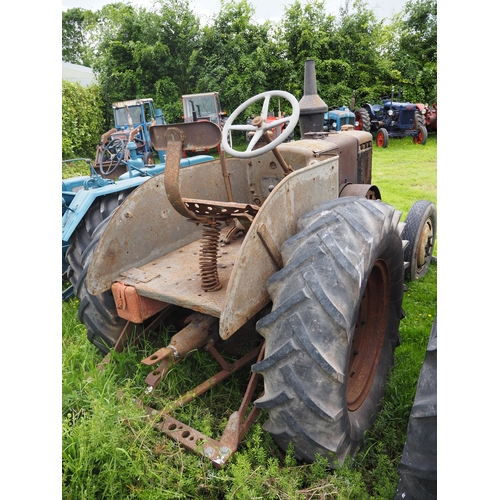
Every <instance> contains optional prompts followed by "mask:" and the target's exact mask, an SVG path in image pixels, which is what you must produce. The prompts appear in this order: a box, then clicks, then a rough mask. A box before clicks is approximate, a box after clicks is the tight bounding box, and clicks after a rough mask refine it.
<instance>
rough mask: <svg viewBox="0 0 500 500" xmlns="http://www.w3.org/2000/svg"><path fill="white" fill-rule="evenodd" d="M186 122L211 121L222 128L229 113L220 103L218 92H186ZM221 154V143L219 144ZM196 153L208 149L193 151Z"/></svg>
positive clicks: (184, 99) (183, 104)
mask: <svg viewBox="0 0 500 500" xmlns="http://www.w3.org/2000/svg"><path fill="white" fill-rule="evenodd" d="M182 109H183V116H184V123H192V122H198V121H210V122H212V123H215V124H216V125H217V126H218V127H219V128H220V129H221V130H222V128H223V127H224V123H225V122H226V120H227V113H226V111H224V110H223V109H222V107H221V105H220V97H219V93H218V92H204V93H201V94H186V95H183V96H182ZM217 150H218V153H219V154H220V152H221V149H220V145H218V146H217ZM192 152H194V153H200V152H205V153H207V152H208V149H204V150H197V151H192Z"/></svg>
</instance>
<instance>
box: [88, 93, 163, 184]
mask: <svg viewBox="0 0 500 500" xmlns="http://www.w3.org/2000/svg"><path fill="white" fill-rule="evenodd" d="M113 120H114V127H113V128H112V129H111V130H108V131H107V132H106V133H104V134H103V135H102V136H101V142H100V144H99V145H98V147H97V151H96V158H95V165H96V166H98V167H99V170H100V173H101V175H102V176H103V177H106V178H108V177H113V176H114V177H115V178H116V177H117V176H118V175H120V174H123V173H125V171H126V170H127V166H126V163H125V162H126V157H125V154H126V150H127V147H126V146H127V144H128V143H129V142H133V143H135V145H136V154H137V156H138V157H139V158H141V159H142V161H143V163H144V165H154V164H155V163H156V159H155V156H156V154H157V156H158V157H159V161H160V163H162V162H163V161H164V160H163V156H164V155H165V151H158V152H156V151H155V150H154V148H153V146H152V145H151V138H150V135H149V128H150V126H151V125H163V124H164V123H165V119H164V117H163V113H162V111H161V109H157V108H155V105H154V102H153V99H151V98H145V99H132V100H129V101H121V102H115V103H113ZM155 153H156V154H155Z"/></svg>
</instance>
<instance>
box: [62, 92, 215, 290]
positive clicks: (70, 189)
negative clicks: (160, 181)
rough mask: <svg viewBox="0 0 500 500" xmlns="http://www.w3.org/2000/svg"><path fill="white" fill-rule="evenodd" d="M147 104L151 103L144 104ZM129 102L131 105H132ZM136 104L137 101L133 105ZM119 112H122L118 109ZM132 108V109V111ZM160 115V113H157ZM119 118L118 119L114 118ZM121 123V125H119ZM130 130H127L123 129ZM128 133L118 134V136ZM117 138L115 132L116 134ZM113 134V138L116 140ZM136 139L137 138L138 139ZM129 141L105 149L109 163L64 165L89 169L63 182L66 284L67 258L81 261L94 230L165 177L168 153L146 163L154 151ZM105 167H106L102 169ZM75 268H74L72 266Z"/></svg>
mask: <svg viewBox="0 0 500 500" xmlns="http://www.w3.org/2000/svg"><path fill="white" fill-rule="evenodd" d="M142 101H148V100H145V99H144V100H142ZM129 102H130V101H129ZM133 102H136V101H133ZM118 109H123V108H119V107H117V108H116V109H115V112H116V111H117V110H118ZM130 109H131V107H129V110H130ZM157 111H159V112H160V113H161V111H160V110H157ZM116 116H119V115H117V114H115V119H116ZM117 123H121V122H119V121H118V122H117ZM121 130H127V129H121ZM121 133H124V134H125V133H126V132H122V131H120V129H119V131H117V132H116V134H121ZM141 133H142V134H144V135H142V136H141V137H144V138H146V137H147V138H148V139H147V140H145V141H144V142H145V145H146V144H149V131H148V132H147V135H145V134H146V132H145V129H144V130H142V131H141ZM113 134H115V132H113ZM113 134H111V135H110V137H113ZM117 137H118V136H115V138H114V139H111V141H116V140H117ZM135 137H137V136H135ZM128 139H130V140H129V141H128V142H125V141H124V140H123V139H121V138H120V141H121V143H123V144H120V149H119V150H114V149H112V148H111V147H107V148H105V150H106V154H107V155H108V157H107V163H103V162H100V163H98V162H97V160H96V163H95V164H93V163H92V161H91V160H90V159H88V158H75V159H71V160H65V161H63V163H71V162H75V161H77V160H81V161H82V160H83V161H86V162H87V164H88V165H89V169H90V175H83V176H77V177H72V178H69V179H64V180H63V181H62V277H63V283H64V282H66V281H69V278H70V273H72V272H74V270H72V269H71V268H69V267H68V260H67V259H68V258H69V259H71V256H72V255H73V259H72V262H75V261H78V259H75V258H74V257H75V255H76V254H78V256H80V253H81V252H83V250H84V249H85V248H86V247H87V245H88V243H89V242H90V240H91V238H92V235H93V233H94V231H95V230H97V229H98V226H99V225H100V223H101V222H102V221H103V220H104V219H106V218H107V217H108V216H109V215H110V214H111V213H112V212H113V211H114V210H115V209H116V208H117V207H118V206H119V205H121V203H122V202H123V201H124V200H125V199H126V198H127V196H128V195H129V194H130V193H131V192H132V191H133V190H134V189H135V188H137V187H138V186H140V185H141V184H143V183H144V182H145V181H147V180H148V179H151V177H153V176H155V175H157V174H160V173H162V172H163V171H164V170H165V160H166V159H165V152H164V151H163V152H160V159H161V160H162V161H161V163H158V164H156V163H154V162H153V163H147V162H146V160H147V158H148V156H147V153H148V152H150V151H151V149H149V148H146V147H144V148H143V149H142V150H141V146H140V145H138V144H137V142H136V141H134V140H133V139H134V137H133V135H132V133H131V134H130V136H128ZM213 159H214V158H213V156H208V155H199V156H194V157H191V158H183V159H182V160H181V163H180V166H181V167H188V166H190V165H195V164H198V163H203V162H207V161H211V160H213ZM103 165H104V166H103ZM122 166H123V167H124V168H125V171H124V172H123V173H122V174H120V175H119V176H118V177H117V178H115V179H111V178H106V177H109V174H110V173H111V172H113V173H115V172H116V170H117V168H118V167H122ZM98 168H99V169H100V170H101V174H102V173H103V169H104V171H105V172H107V176H106V175H101V174H99V173H98V172H97V169H98ZM73 265H74V264H73ZM73 292H74V290H73V287H72V286H68V287H67V288H66V289H64V290H63V292H62V299H63V300H66V299H68V298H69V297H71V296H72V295H73Z"/></svg>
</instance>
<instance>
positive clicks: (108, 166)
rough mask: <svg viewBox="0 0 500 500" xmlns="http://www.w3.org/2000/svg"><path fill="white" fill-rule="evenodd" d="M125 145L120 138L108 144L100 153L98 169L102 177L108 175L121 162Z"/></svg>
mask: <svg viewBox="0 0 500 500" xmlns="http://www.w3.org/2000/svg"><path fill="white" fill-rule="evenodd" d="M124 155H125V144H124V143H123V141H122V140H121V139H120V138H116V139H113V140H112V141H110V142H108V143H107V144H106V146H104V149H103V150H102V153H101V159H100V162H99V169H100V171H101V174H102V175H110V174H112V173H113V172H114V171H115V170H116V169H117V168H118V165H120V163H122V161H123V157H124Z"/></svg>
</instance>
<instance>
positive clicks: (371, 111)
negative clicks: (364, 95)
mask: <svg viewBox="0 0 500 500" xmlns="http://www.w3.org/2000/svg"><path fill="white" fill-rule="evenodd" d="M361 107H362V108H365V109H366V111H368V114H369V115H370V118H371V119H373V117H374V116H375V109H374V107H373V105H372V104H363V106H361Z"/></svg>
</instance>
